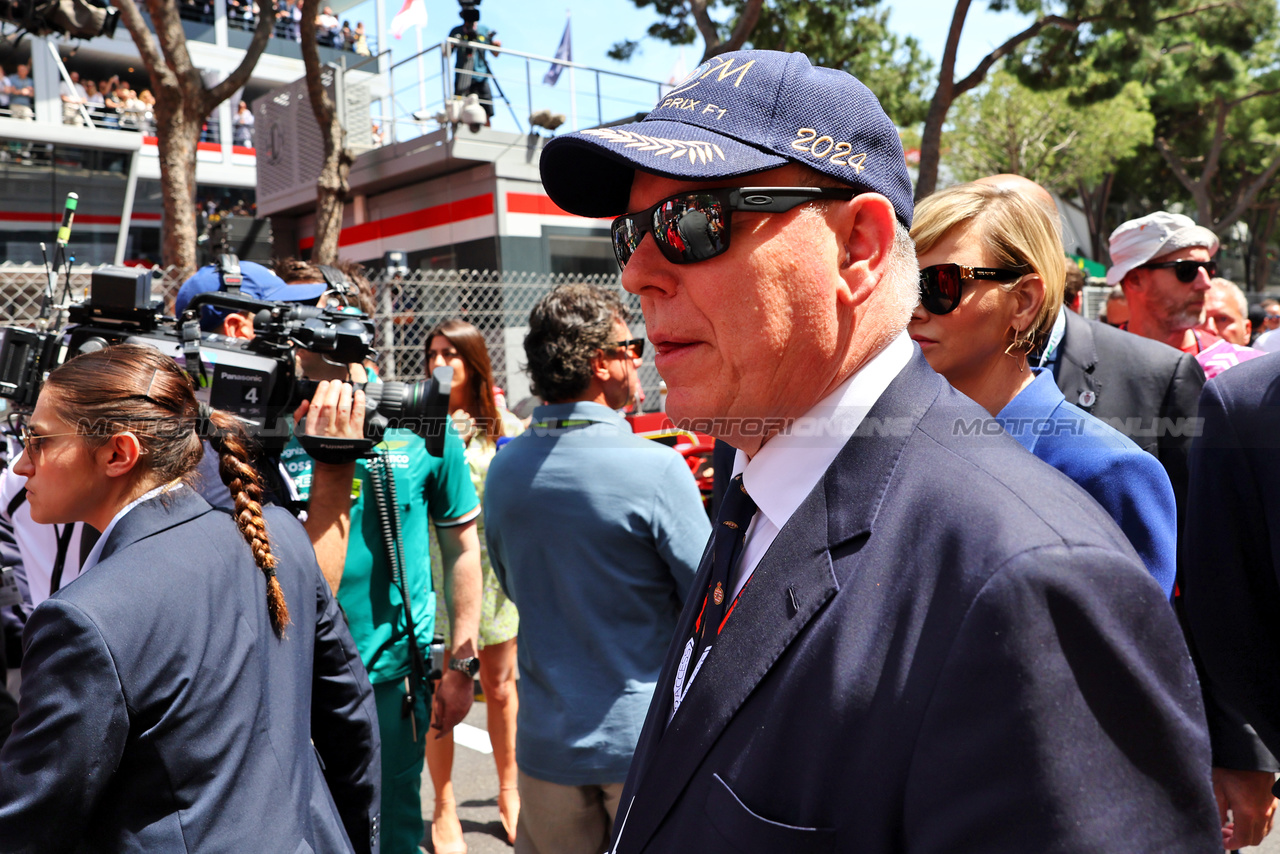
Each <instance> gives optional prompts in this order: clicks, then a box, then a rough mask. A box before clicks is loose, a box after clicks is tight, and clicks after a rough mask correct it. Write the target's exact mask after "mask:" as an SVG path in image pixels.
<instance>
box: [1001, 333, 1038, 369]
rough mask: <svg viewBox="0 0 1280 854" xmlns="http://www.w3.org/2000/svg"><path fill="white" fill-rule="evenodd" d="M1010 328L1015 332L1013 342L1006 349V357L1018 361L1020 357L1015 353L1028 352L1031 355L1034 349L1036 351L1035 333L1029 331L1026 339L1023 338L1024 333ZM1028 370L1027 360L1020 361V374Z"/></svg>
mask: <svg viewBox="0 0 1280 854" xmlns="http://www.w3.org/2000/svg"><path fill="white" fill-rule="evenodd" d="M1009 328H1010V329H1012V330H1013V340H1012V341H1010V342H1009V346H1008V347H1005V348H1004V354H1005V355H1006V356H1008V357H1009V358H1011V359H1017V358H1018V356H1017V355H1015V353H1014V351H1015V350H1026V351H1027V352H1028V353H1030V352H1031V351H1032V350H1033V349H1035V334H1034V333H1032V332H1031V331H1030V330H1028V331H1027V333H1026V337H1025V338H1024V337H1022V332H1021V331H1019V330H1018V329H1017V328H1016V327H1013V326H1010V327H1009ZM1026 369H1027V368H1026V362H1025V360H1024V361H1019V363H1018V373H1023V372H1024V371H1025V370H1026Z"/></svg>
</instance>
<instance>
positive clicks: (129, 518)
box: [99, 486, 213, 561]
mask: <svg viewBox="0 0 1280 854" xmlns="http://www.w3.org/2000/svg"><path fill="white" fill-rule="evenodd" d="M211 509H213V508H211V507H210V506H209V502H207V501H205V500H204V499H203V498H201V497H200V496H199V495H198V494H197V493H196V491H195V490H193V489H192V488H191V487H189V486H182V487H179V488H177V489H173V490H170V491H169V492H167V493H165V494H164V495H161V496H158V497H156V498H152V499H151V500H150V501H144V502H142V503H141V504H139V505H138V506H137V507H135V508H133V509H132V510H130V511H129V512H128V513H127V514H126V515H125V517H124V518H123V519H121V520H120V521H119V522H117V523H116V526H115V527H114V528H112V529H111V536H110V537H109V538H108V539H107V541H106V543H104V544H103V546H102V556H101V557H100V558H99V560H100V561H105V560H106V559H107V558H109V557H111V555H113V554H115V553H116V552H118V551H120V550H121V549H123V548H125V547H126V546H130V545H133V544H134V543H136V542H138V541H139V540H142V539H145V538H146V537H149V536H151V535H152V534H158V533H159V532H161V531H164V530H167V529H169V528H172V527H173V526H174V525H181V524H182V523H183V522H186V521H188V520H190V519H194V518H195V517H196V516H199V515H201V514H203V513H208V512H209V511H210V510H211Z"/></svg>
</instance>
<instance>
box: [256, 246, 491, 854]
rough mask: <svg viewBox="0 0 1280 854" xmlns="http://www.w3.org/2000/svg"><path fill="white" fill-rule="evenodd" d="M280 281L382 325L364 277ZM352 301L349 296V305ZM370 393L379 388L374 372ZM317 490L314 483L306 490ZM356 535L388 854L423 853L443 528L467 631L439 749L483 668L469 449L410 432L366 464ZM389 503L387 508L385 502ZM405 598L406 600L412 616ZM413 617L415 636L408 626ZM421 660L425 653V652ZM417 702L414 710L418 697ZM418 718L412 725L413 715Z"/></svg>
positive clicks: (342, 272) (301, 467)
mask: <svg viewBox="0 0 1280 854" xmlns="http://www.w3.org/2000/svg"><path fill="white" fill-rule="evenodd" d="M276 271H277V272H278V273H279V274H280V276H281V277H282V278H283V279H284V280H285V281H286V282H288V283H289V284H290V285H291V286H293V287H301V286H303V283H313V284H314V283H320V282H326V277H327V280H328V282H327V283H328V286H329V287H330V288H331V289H332V290H331V292H330V294H329V296H328V297H327V298H326V299H329V300H345V301H348V302H354V303H355V304H356V305H358V306H359V307H360V308H362V309H363V310H365V312H366V313H368V314H369V315H370V316H372V309H373V299H372V288H371V287H370V285H369V282H368V280H367V279H365V277H364V276H363V273H362V271H361V270H360V267H359V265H356V264H345V263H340V264H339V266H338V268H336V269H335V268H332V267H330V268H321V267H318V266H315V265H312V264H308V263H304V262H300V261H296V260H293V259H289V260H284V261H280V262H277V264H276ZM344 292H345V293H344ZM299 355H300V357H301V358H300V367H301V372H302V373H303V374H304V375H306V376H307V377H309V378H311V379H333V380H337V379H343V378H345V377H346V376H348V372H350V375H353V377H354V378H355V379H364V378H365V377H364V374H365V373H366V370H365V366H361V365H351V366H345V365H334V364H331V363H328V362H326V361H325V360H323V359H321V358H319V357H318V356H316V355H315V354H311V353H300V354H299ZM367 374H368V377H367V378H368V381H369V382H378V381H379V380H378V377H377V375H376V373H375V372H374V371H373V370H372V366H369V370H368V371H367ZM281 457H282V459H283V461H284V465H285V468H286V470H287V471H288V472H289V473H290V476H291V477H293V478H294V479H295V482H296V483H297V484H298V488H299V491H300V492H303V493H306V492H307V490H308V487H310V489H311V490H312V495H314V489H315V484H314V481H313V479H312V478H311V473H312V472H313V471H314V466H315V465H316V464H315V463H314V462H313V460H312V459H311V458H310V457H309V456H307V454H306V452H305V451H303V449H302V448H301V446H299V445H298V444H297V442H296V441H295V442H291V443H290V445H289V447H287V448H285V450H284V453H283V454H282V455H281ZM308 481H312V482H310V483H309V482H308ZM348 487H349V491H348V494H349V495H352V496H357V497H355V498H354V500H353V501H352V503H351V515H350V525H351V531H352V535H351V537H350V538H349V540H348V542H347V547H346V553H345V558H346V560H345V567H344V569H343V570H342V571H341V572H340V573H339V574H338V575H337V576H336V577H335V576H330V583H331V584H332V585H333V587H334V591H335V593H336V595H337V597H338V602H339V603H340V604H341V605H342V606H343V608H344V609H345V611H346V613H347V617H348V619H349V621H350V624H351V631H352V634H353V635H354V636H355V638H356V644H357V646H359V648H360V652H361V657H362V658H363V660H364V662H365V666H366V667H367V668H368V670H369V673H370V679H371V680H372V681H373V683H374V694H375V696H376V697H377V698H378V712H379V725H380V728H381V732H382V773H383V785H382V835H383V851H384V852H387V854H401V853H402V852H403V854H412V852H417V850H418V843H419V842H420V841H421V840H422V837H423V830H424V826H423V820H422V803H421V778H422V769H423V759H424V747H425V744H424V740H423V739H422V738H421V737H420V735H419V734H420V733H425V726H424V724H425V721H426V719H427V718H426V714H425V713H426V702H425V701H426V698H425V697H424V696H413V695H414V694H419V695H420V694H422V693H423V691H422V690H421V689H419V690H417V691H414V690H413V689H414V688H415V687H417V686H414V685H413V683H412V681H411V679H412V675H413V674H412V667H411V656H413V655H415V654H421V652H424V651H425V650H426V649H427V648H428V646H429V644H430V643H431V642H432V638H433V635H434V634H435V613H436V605H435V593H434V590H433V585H432V578H431V572H432V567H431V561H430V557H429V554H430V548H429V545H430V529H431V527H433V526H434V528H435V531H436V537H437V539H438V541H439V543H440V553H441V556H442V558H443V566H442V567H441V569H442V574H443V578H444V591H445V597H446V601H445V606H446V609H447V613H448V614H449V617H450V619H451V620H453V621H455V622H454V623H453V624H454V625H458V626H460V630H459V631H456V632H455V633H454V634H453V636H452V638H451V640H452V645H451V647H450V650H449V651H450V664H449V667H448V668H447V669H445V671H444V673H443V675H442V676H441V679H440V682H439V684H438V686H437V687H436V688H435V691H434V697H433V702H432V716H431V721H432V723H431V728H432V729H434V730H436V731H437V732H436V735H435V736H428V737H437V738H438V737H439V736H440V735H443V734H444V733H446V732H449V731H451V730H452V728H453V727H454V726H455V725H456V724H457V723H458V722H459V721H461V720H462V718H463V717H465V716H466V713H467V711H468V710H469V709H470V707H471V703H472V700H473V699H474V696H475V695H474V689H473V682H472V677H474V675H475V671H476V669H477V668H478V667H479V659H478V658H476V656H477V647H476V636H477V633H478V631H479V622H480V602H481V582H480V578H481V574H480V541H479V538H478V535H477V532H476V523H477V521H478V518H479V514H480V503H479V500H478V499H477V497H476V492H475V487H474V486H473V485H472V483H471V473H470V469H469V467H468V466H467V463H466V456H465V448H464V447H463V444H462V441H461V440H460V439H459V438H458V436H457V435H456V434H455V433H454V432H453V430H452V429H450V430H449V432H448V433H447V434H446V437H445V444H444V454H443V456H442V457H433V456H431V455H430V454H428V453H427V451H426V448H425V446H424V444H423V441H422V439H420V438H419V437H418V436H416V435H415V434H413V433H412V432H410V431H408V430H388V431H387V433H386V435H385V436H384V438H383V441H382V442H380V443H379V444H378V445H377V447H376V448H375V456H374V458H373V459H369V460H361V461H360V462H358V463H357V464H356V469H355V478H354V481H348ZM388 490H390V491H391V494H392V495H395V496H398V501H394V502H390V503H391V510H390V513H391V514H392V518H390V519H386V518H382V517H380V516H379V514H378V511H377V503H378V494H379V492H382V493H385V492H387V491H388ZM384 497H385V496H384ZM388 525H391V526H393V527H394V530H398V531H399V533H400V538H399V539H400V541H401V542H402V544H403V548H402V551H401V554H402V556H403V558H404V560H403V570H402V574H401V581H402V582H403V586H401V585H399V584H397V583H396V580H395V570H394V567H393V562H394V561H395V557H394V556H393V555H392V553H391V551H390V547H389V545H388V535H389V534H390V533H392V531H390V530H388ZM402 594H405V595H407V598H408V600H409V602H408V606H409V607H408V608H407V609H406V607H405V602H404V601H403V597H402ZM406 611H408V613H410V614H411V615H412V626H411V627H410V626H407V625H405V623H406V617H405V614H406ZM420 651H421V652H420ZM410 696H413V701H414V702H413V705H412V706H411V705H410V704H409V697H410ZM414 707H416V710H415V711H414V712H413V713H412V714H409V715H407V716H406V714H405V712H406V710H408V709H410V708H414Z"/></svg>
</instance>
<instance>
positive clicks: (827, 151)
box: [541, 50, 914, 228]
mask: <svg viewBox="0 0 1280 854" xmlns="http://www.w3.org/2000/svg"><path fill="white" fill-rule="evenodd" d="M787 163H802V164H804V165H805V166H808V167H810V168H812V169H815V170H817V171H818V172H821V173H823V174H824V175H828V176H830V177H832V178H835V179H836V180H837V181H840V182H842V183H844V184H848V185H849V186H851V187H853V188H854V189H857V190H860V191H863V192H870V193H879V194H881V195H882V196H884V197H885V198H887V199H888V200H889V201H890V202H891V203H892V204H893V209H894V211H895V212H896V213H897V216H898V220H899V221H900V222H901V223H902V224H903V225H905V226H907V227H908V228H910V227H911V213H912V209H913V207H914V204H913V202H912V191H911V176H910V174H908V172H907V161H906V157H904V156H903V152H902V142H901V140H899V138H898V130H897V128H895V127H894V125H893V122H892V121H890V120H889V117H888V116H887V115H885V112H884V109H883V108H882V107H881V106H880V101H879V100H878V99H877V98H876V96H875V95H873V94H871V90H870V89H868V88H867V87H866V86H864V85H862V84H861V83H860V82H858V80H857V78H855V77H853V76H852V75H851V74H847V73H846V72H844V71H837V70H835V69H833V68H820V67H815V66H813V65H812V64H811V63H810V62H809V57H807V56H805V55H804V54H803V53H779V52H778V51H772V50H744V51H737V52H734V53H724V54H721V55H719V56H716V57H712V58H711V59H709V60H707V61H706V62H704V63H702V64H701V65H699V66H698V67H697V68H696V69H694V71H693V73H692V74H690V75H689V76H688V77H687V78H685V80H684V82H682V83H680V84H679V85H678V86H676V87H675V88H674V89H672V90H671V91H670V92H668V93H666V94H665V95H663V96H662V98H661V99H660V100H659V101H658V103H657V104H656V105H655V106H654V108H653V110H652V112H650V113H649V114H648V115H647V116H645V118H644V119H643V120H642V121H639V122H631V123H630V124H622V125H614V126H612V127H599V128H590V129H588V130H583V131H578V132H577V133H571V134H566V135H564V136H560V137H557V138H555V139H553V140H552V141H551V142H549V143H547V145H546V148H545V149H544V150H543V152H542V161H541V169H542V184H543V186H544V187H546V190H547V195H549V196H550V197H551V200H552V201H553V202H555V203H556V204H557V205H559V206H560V207H561V208H562V209H564V210H566V211H569V212H570V213H574V214H578V215H580V216H590V217H608V216H617V215H619V214H622V213H625V212H626V210H627V204H628V197H629V196H630V193H631V179H632V176H633V175H634V174H635V170H637V169H639V170H641V171H643V172H650V173H653V174H655V175H661V176H663V177H666V178H674V179H676V180H678V181H713V180H719V179H722V178H735V177H738V176H740V175H750V174H752V173H755V172H763V171H765V170H767V169H776V168H777V167H779V166H783V165H785V164H787Z"/></svg>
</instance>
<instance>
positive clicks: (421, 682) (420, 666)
mask: <svg viewBox="0 0 1280 854" xmlns="http://www.w3.org/2000/svg"><path fill="white" fill-rule="evenodd" d="M368 471H369V478H370V480H372V481H373V482H372V484H371V486H372V487H373V499H374V504H375V505H376V506H377V509H378V522H379V529H380V530H381V531H382V542H383V545H384V546H385V548H386V550H387V560H388V563H389V564H390V567H391V583H392V584H394V585H395V586H396V588H397V589H399V591H400V604H401V606H402V607H403V608H404V624H405V629H406V631H408V633H409V673H410V675H409V676H407V677H406V678H405V698H404V707H403V709H402V711H401V717H406V716H407V717H408V718H409V719H410V721H411V728H412V730H413V740H414V741H415V742H416V741H417V740H418V726H417V720H418V719H417V717H416V716H415V711H414V710H415V709H416V708H417V697H418V696H419V695H420V696H422V697H424V698H426V699H427V702H428V703H430V702H431V700H430V698H431V680H430V676H429V674H428V673H427V665H426V662H425V661H424V660H423V658H422V650H421V649H420V648H419V646H418V631H417V626H416V625H414V622H413V607H412V604H411V602H410V599H409V585H408V583H406V581H405V577H404V539H403V537H402V536H401V533H400V505H399V502H398V501H397V500H396V480H395V475H394V474H393V473H392V472H391V469H390V467H389V465H388V462H387V454H386V452H385V451H381V452H375V453H374V455H373V457H372V459H370V461H369V463H368ZM371 663H372V662H371ZM429 714H430V712H428V715H429Z"/></svg>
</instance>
